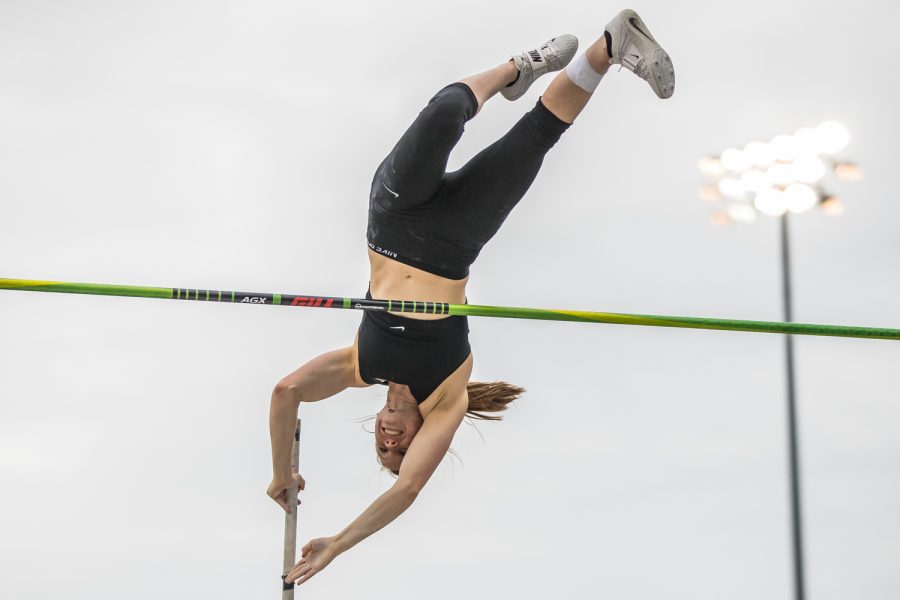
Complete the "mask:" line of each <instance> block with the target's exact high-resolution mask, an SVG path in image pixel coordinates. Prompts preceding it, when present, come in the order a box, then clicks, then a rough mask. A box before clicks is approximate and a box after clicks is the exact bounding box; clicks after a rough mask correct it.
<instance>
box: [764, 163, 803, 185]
mask: <svg viewBox="0 0 900 600" xmlns="http://www.w3.org/2000/svg"><path fill="white" fill-rule="evenodd" d="M766 175H767V176H768V177H769V181H771V182H772V183H773V184H775V185H787V184H789V183H793V182H794V181H796V178H795V177H794V166H793V165H792V164H791V163H775V164H774V165H772V166H771V167H769V168H768V169H767V170H766Z"/></svg>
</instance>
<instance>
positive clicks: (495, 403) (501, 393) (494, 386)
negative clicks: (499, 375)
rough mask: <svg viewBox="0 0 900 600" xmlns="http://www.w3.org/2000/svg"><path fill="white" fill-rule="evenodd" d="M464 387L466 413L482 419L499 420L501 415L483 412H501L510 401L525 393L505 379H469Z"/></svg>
mask: <svg viewBox="0 0 900 600" xmlns="http://www.w3.org/2000/svg"><path fill="white" fill-rule="evenodd" d="M466 388H467V389H468V391H469V408H468V410H466V414H467V415H469V416H470V417H472V418H473V419H481V420H483V421H499V420H500V419H502V418H503V416H502V415H488V414H485V413H499V412H503V411H504V410H506V406H507V405H508V404H509V403H510V402H512V401H513V400H515V399H516V398H518V397H519V396H521V395H522V394H524V393H525V390H524V389H523V388H520V387H518V386H515V385H512V384H511V383H506V382H505V381H494V382H492V383H482V382H480V381H470V382H469V383H468V385H467V386H466Z"/></svg>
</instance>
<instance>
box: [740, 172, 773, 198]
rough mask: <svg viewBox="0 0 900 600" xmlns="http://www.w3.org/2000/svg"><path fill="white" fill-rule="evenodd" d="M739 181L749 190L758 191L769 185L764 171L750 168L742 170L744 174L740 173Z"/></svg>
mask: <svg viewBox="0 0 900 600" xmlns="http://www.w3.org/2000/svg"><path fill="white" fill-rule="evenodd" d="M741 182H742V183H743V184H744V187H745V188H747V189H748V190H750V191H751V192H760V191H762V190H764V189H766V188H767V187H769V176H768V175H767V174H766V173H765V171H760V170H759V169H750V170H749V171H744V174H743V175H741Z"/></svg>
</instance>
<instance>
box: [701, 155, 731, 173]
mask: <svg viewBox="0 0 900 600" xmlns="http://www.w3.org/2000/svg"><path fill="white" fill-rule="evenodd" d="M697 168H698V169H700V172H701V173H703V174H704V175H709V176H710V177H720V176H721V175H724V174H725V169H723V168H722V161H721V160H719V158H718V157H716V156H704V157H703V158H701V159H700V160H699V161H697Z"/></svg>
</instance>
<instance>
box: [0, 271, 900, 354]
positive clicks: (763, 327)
mask: <svg viewBox="0 0 900 600" xmlns="http://www.w3.org/2000/svg"><path fill="white" fill-rule="evenodd" d="M0 289H7V290H20V291H27V292H62V293H67V294H96V295H101V296H132V297H138V298H165V299H170V300H200V301H208V302H233V303H239V304H274V305H278V306H304V307H313V308H343V309H354V310H389V311H392V312H405V313H427V314H435V315H452V316H469V317H500V318H507V319H535V320H545V321H576V322H580V323H608V324H614V325H642V326H649V327H681V328H686V329H716V330H723V331H754V332H757V333H787V334H796V335H823V336H834V337H849V338H872V339H882V340H900V329H887V328H876V327H854V326H846V325H815V324H810V323H781V322H769V321H740V320H734V319H707V318H702V317H667V316H659V315H633V314H625V313H604V312H588V311H579V310H549V309H543V308H516V307H509V306H479V305H472V304H447V303H444V302H412V301H409V300H368V299H366V298H342V297H329V296H298V295H291V294H263V293H253V292H225V291H219V290H201V289H193V288H161V287H139V286H129V285H105V284H98V283H65V282H59V281H32V280H27V279H0Z"/></svg>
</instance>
